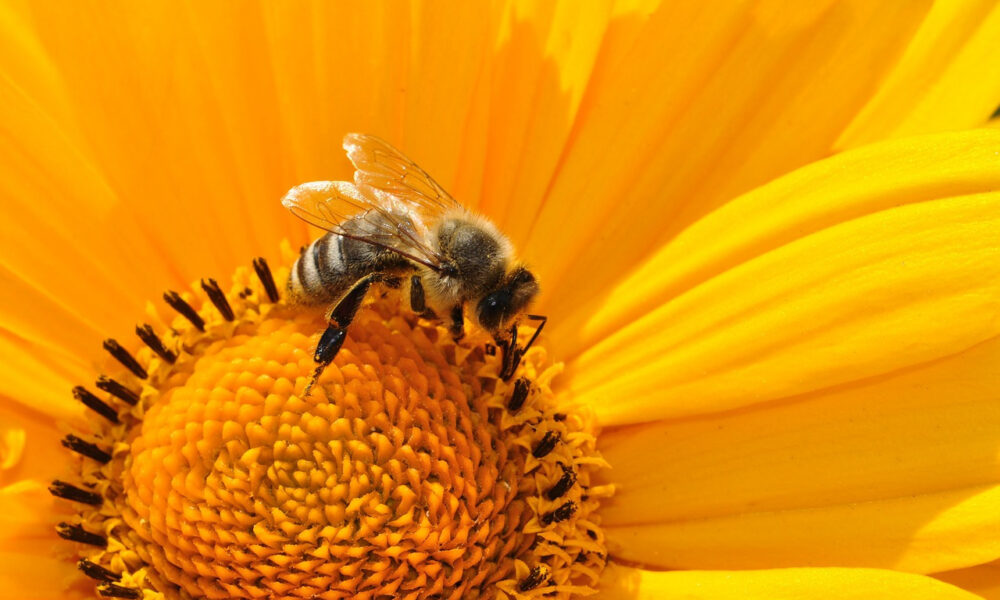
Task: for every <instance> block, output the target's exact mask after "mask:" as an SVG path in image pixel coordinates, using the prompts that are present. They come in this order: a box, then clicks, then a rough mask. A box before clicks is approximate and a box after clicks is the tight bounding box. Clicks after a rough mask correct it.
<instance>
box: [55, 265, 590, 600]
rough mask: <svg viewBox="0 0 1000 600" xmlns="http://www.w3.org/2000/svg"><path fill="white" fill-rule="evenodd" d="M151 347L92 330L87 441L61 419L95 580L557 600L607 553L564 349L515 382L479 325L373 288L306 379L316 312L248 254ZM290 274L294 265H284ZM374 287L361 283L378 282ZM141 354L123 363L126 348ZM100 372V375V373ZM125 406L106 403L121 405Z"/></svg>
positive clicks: (148, 337)
mask: <svg viewBox="0 0 1000 600" xmlns="http://www.w3.org/2000/svg"><path fill="white" fill-rule="evenodd" d="M257 267H258V269H257V271H258V274H259V275H260V279H261V282H259V283H258V282H256V281H253V279H252V276H251V275H250V273H249V271H246V270H241V271H239V272H238V273H237V274H236V276H235V278H234V285H233V288H232V292H231V293H229V294H223V293H222V291H221V290H220V289H219V288H218V286H217V285H215V284H214V282H209V283H207V284H205V285H204V288H205V292H206V294H207V296H208V300H209V301H208V302H203V304H204V306H202V307H201V308H200V310H197V311H195V310H194V309H193V308H192V303H193V302H191V301H189V300H184V299H181V297H180V296H179V295H170V296H169V301H170V304H171V305H172V306H174V308H176V309H178V311H179V312H180V313H181V316H178V317H177V318H176V319H174V320H173V322H172V323H171V324H170V326H169V328H168V329H166V331H165V333H164V334H162V335H157V334H155V333H154V332H153V330H152V328H151V327H147V328H140V330H139V331H141V333H140V337H141V338H142V339H143V341H145V342H146V345H147V348H144V349H142V350H141V351H139V352H137V353H136V354H135V357H134V358H133V355H131V354H129V353H128V352H127V351H125V350H124V349H123V348H122V347H121V346H119V345H118V344H117V343H108V344H106V347H107V348H108V349H109V351H111V353H112V355H113V356H115V357H116V358H118V360H119V362H121V363H122V364H123V365H124V366H125V367H126V372H125V373H123V374H119V375H117V376H116V377H115V378H114V379H111V378H108V377H104V376H102V378H101V379H100V380H99V383H98V386H99V387H100V388H101V389H102V390H104V391H106V392H107V394H108V397H107V398H101V397H99V396H98V395H97V394H95V393H92V392H90V391H88V390H86V389H84V388H77V390H76V394H77V397H78V398H80V399H81V400H82V401H83V402H85V403H87V405H88V406H89V407H90V408H92V409H94V411H93V412H94V413H95V415H96V416H97V417H98V418H96V419H95V422H94V425H95V428H94V430H95V432H96V434H95V435H92V436H91V437H92V438H93V439H84V438H82V437H77V436H69V437H68V438H67V440H66V441H64V444H65V445H67V446H68V447H70V448H71V449H73V450H75V451H76V452H77V453H78V454H79V455H80V456H81V459H80V462H79V469H78V473H77V477H78V478H81V479H82V483H80V484H69V483H64V482H62V481H58V482H55V483H54V484H53V487H52V491H53V493H55V494H56V495H59V496H62V497H64V498H67V499H68V500H72V501H75V502H78V503H79V504H80V505H81V506H83V507H84V510H82V511H81V513H80V520H79V522H78V523H73V524H70V523H64V524H62V525H61V526H60V530H59V532H60V535H62V536H63V537H65V538H67V539H71V540H74V541H76V542H80V543H81V544H83V545H81V546H80V550H81V554H83V555H84V557H85V558H84V559H83V560H81V562H80V563H79V564H80V567H81V569H82V570H83V571H84V573H86V574H88V575H90V576H91V577H94V578H96V579H98V580H100V581H102V582H103V583H102V584H101V586H100V587H99V591H100V592H101V594H102V595H105V596H118V597H134V598H138V597H140V596H142V595H143V594H144V593H145V594H147V598H148V594H149V593H153V594H158V595H160V597H163V598H184V597H193V598H323V599H334V598H355V597H358V598H390V597H392V598H397V597H398V598H413V599H417V598H456V599H457V598H493V597H501V598H502V597H515V598H516V597H533V596H538V595H545V596H546V597H552V598H569V597H571V596H572V595H574V594H577V593H586V592H588V591H590V590H592V589H593V588H594V587H595V586H596V582H597V578H598V576H599V575H600V572H601V570H602V569H603V566H604V561H605V558H606V556H605V551H604V547H603V536H602V534H601V532H600V529H599V518H598V516H597V514H596V509H597V508H598V503H599V499H600V498H601V497H603V496H606V495H607V494H608V493H609V490H607V489H606V488H603V487H599V486H591V485H590V481H591V476H592V473H593V471H594V470H595V469H597V468H599V467H601V466H602V465H603V461H602V460H601V459H600V457H599V456H598V455H597V453H596V450H595V448H594V446H595V442H594V437H593V435H592V434H591V433H590V432H589V425H588V423H587V420H586V419H585V418H584V417H583V416H581V415H579V414H574V413H572V412H569V411H566V412H560V410H561V409H560V408H557V407H558V403H557V400H556V399H555V397H554V396H553V394H552V392H551V390H550V389H549V381H550V380H551V379H552V377H554V376H555V375H556V374H557V372H558V366H546V365H545V358H544V349H542V348H537V349H532V350H531V351H530V352H528V353H527V354H526V355H525V357H524V360H523V362H522V365H521V367H520V368H519V370H518V373H516V374H515V376H514V378H512V379H511V380H510V381H509V382H508V381H504V380H502V379H500V378H498V376H497V374H498V373H499V370H500V368H501V364H500V357H499V356H496V355H495V354H491V353H490V352H487V350H486V344H485V341H486V340H485V339H484V337H483V336H477V335H475V333H474V332H470V333H472V335H469V336H467V337H466V339H464V340H462V341H461V342H455V341H453V340H452V338H451V336H450V335H449V334H448V333H447V330H446V329H445V328H444V327H442V326H439V325H438V324H435V323H431V322H429V321H425V320H423V319H418V318H417V317H416V316H414V315H411V314H408V313H407V311H405V310H404V309H403V308H401V306H400V303H399V301H398V298H396V297H395V296H398V294H395V293H392V292H390V293H388V294H386V295H385V296H386V297H383V298H380V299H378V300H375V301H374V302H372V303H371V304H369V305H368V306H366V308H364V309H363V310H362V311H361V312H360V313H359V314H358V316H357V318H356V320H355V322H354V323H353V324H352V325H351V328H350V330H349V333H348V339H347V342H346V343H345V345H344V347H343V348H342V349H341V350H340V352H339V353H338V354H337V356H336V358H335V360H334V362H333V363H332V364H331V365H330V366H329V367H328V368H326V370H325V371H324V372H323V374H322V375H321V376H320V378H319V380H318V382H317V383H316V385H315V386H314V387H313V388H312V391H311V393H309V394H305V393H304V390H305V388H306V386H307V384H308V383H309V380H310V378H311V377H312V375H313V372H314V371H315V367H316V365H315V363H314V362H313V359H312V355H313V350H314V348H315V345H316V340H317V339H318V334H319V333H320V332H321V331H322V330H323V328H324V327H325V322H324V320H323V315H322V314H321V313H319V312H317V311H314V310H311V309H306V308H303V307H299V306H295V305H287V304H284V303H282V302H280V300H279V301H278V302H272V301H270V300H271V299H272V298H274V299H276V298H277V296H278V294H277V290H278V289H280V288H279V286H277V285H273V283H272V282H269V281H268V280H269V279H271V274H270V272H269V271H268V270H267V269H266V266H265V265H264V264H263V262H262V261H261V262H259V263H258V264H257ZM286 276H287V269H282V270H281V271H280V272H279V273H278V279H279V280H281V279H284V278H285V277H286ZM373 295H375V294H373ZM130 362H131V363H134V364H130ZM109 382H110V383H109ZM115 407H119V408H115Z"/></svg>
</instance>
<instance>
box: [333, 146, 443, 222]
mask: <svg viewBox="0 0 1000 600" xmlns="http://www.w3.org/2000/svg"><path fill="white" fill-rule="evenodd" d="M344 150H346V151H347V157H348V158H349V159H351V162H352V163H353V164H354V168H355V169H356V171H355V172H354V183H356V184H357V185H358V186H359V187H362V186H371V187H373V188H376V189H378V190H382V191H384V192H387V193H389V194H392V195H393V196H395V197H396V198H398V199H399V200H401V201H403V202H406V203H408V204H411V205H412V206H413V208H415V209H416V210H419V211H420V212H421V213H422V214H423V215H425V216H428V217H433V216H436V215H439V214H441V213H443V212H445V211H448V210H450V209H453V208H458V207H460V206H461V205H460V204H459V203H458V202H457V201H456V200H455V199H454V198H452V197H451V196H450V195H449V194H448V192H446V191H444V188H442V187H441V186H440V185H438V183H437V182H436V181H434V180H433V179H432V178H431V176H430V175H428V174H427V172H426V171H424V170H423V169H421V168H420V167H419V166H417V164H416V163H414V162H413V161H412V160H410V159H408V158H406V157H405V156H403V153H402V152H400V151H399V150H396V149H395V148H393V147H392V146H390V145H389V144H388V143H386V142H385V141H384V140H381V139H379V138H377V137H375V136H371V135H365V134H362V133H349V134H347V135H345V136H344Z"/></svg>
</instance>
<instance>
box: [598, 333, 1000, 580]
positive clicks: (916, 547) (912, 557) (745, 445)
mask: <svg viewBox="0 0 1000 600" xmlns="http://www.w3.org/2000/svg"><path fill="white" fill-rule="evenodd" d="M998 364H1000V338H993V339H992V340H990V341H988V342H987V343H985V344H981V345H979V346H977V347H975V348H972V349H970V350H967V351H966V352H963V353H961V354H959V355H957V356H954V357H951V358H948V359H943V360H940V361H936V362H934V363H931V364H929V365H925V366H922V367H918V368H914V369H909V370H905V371H902V372H898V373H895V374H892V375H888V376H884V377H878V378H873V379H870V380H865V381H861V382H858V383H856V384H854V385H851V386H843V387H841V388H839V389H835V390H829V391H825V392H817V393H814V394H809V395H807V396H804V397H801V398H797V399H795V400H794V401H789V402H785V403H781V404H772V405H765V406H762V407H757V408H754V409H750V410H743V411H736V412H729V413H723V414H715V415H708V416H704V417H700V418H692V419H684V420H678V421H663V422H658V423H651V424H646V425H641V426H629V427H620V428H612V429H610V430H606V431H605V432H604V433H602V434H601V437H600V438H599V439H600V443H601V451H602V453H603V454H604V456H605V458H606V459H607V460H608V461H609V462H610V463H611V466H612V469H611V471H610V472H609V473H608V474H607V478H608V479H609V480H611V481H614V482H615V484H616V485H617V486H618V492H617V493H616V495H615V496H614V498H612V499H611V500H610V501H609V502H608V503H607V504H606V505H604V506H602V510H601V515H602V519H603V525H604V528H605V531H606V533H607V536H608V539H609V540H610V541H611V543H613V544H617V545H618V547H619V549H618V550H617V551H615V555H618V556H621V557H624V558H627V559H628V560H633V561H638V562H640V563H643V564H649V565H658V566H660V567H663V568H690V569H745V568H766V567H793V566H860V567H879V568H893V569H902V570H908V571H917V572H922V573H930V572H937V571H942V570H946V569H953V568H959V567H964V566H969V565H976V564H979V563H982V562H985V561H989V560H993V559H995V558H997V557H1000V512H998V511H997V510H996V504H995V502H997V499H998V498H1000V488H998V487H996V486H997V485H998V484H1000V439H998V437H997V433H996V432H997V431H1000V403H998V400H1000V391H998V390H997V386H996V371H997V365H998Z"/></svg>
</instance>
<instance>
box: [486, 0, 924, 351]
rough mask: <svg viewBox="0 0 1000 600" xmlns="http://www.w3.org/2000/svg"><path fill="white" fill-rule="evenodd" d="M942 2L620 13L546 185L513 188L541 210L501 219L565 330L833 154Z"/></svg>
mask: <svg viewBox="0 0 1000 600" xmlns="http://www.w3.org/2000/svg"><path fill="white" fill-rule="evenodd" d="M928 6H929V3H927V2H913V1H909V0H901V1H893V2H867V1H863V0H859V1H848V2H800V3H788V2H771V1H767V0H765V1H759V2H729V1H726V0H709V1H707V2H663V3H662V4H661V5H660V6H658V7H657V9H656V10H655V11H654V12H653V13H652V14H650V15H649V16H648V17H643V16H642V15H641V14H638V15H637V14H630V15H625V16H622V17H621V18H618V19H615V20H614V21H613V22H612V24H611V25H610V27H609V28H608V31H607V32H606V34H605V36H604V43H603V46H602V48H601V53H600V55H599V56H598V58H597V62H596V64H595V66H594V68H593V72H592V74H591V76H590V85H589V87H588V90H587V93H586V94H585V95H584V97H583V101H582V103H581V105H580V109H579V111H578V115H577V116H576V120H575V122H574V124H573V129H572V132H571V134H570V137H569V141H568V143H567V145H566V148H565V150H564V151H563V154H562V156H561V157H560V159H559V162H558V164H557V165H556V171H555V174H554V175H553V176H552V177H551V179H550V183H549V185H548V188H547V189H546V190H545V193H544V194H543V195H537V194H536V193H535V190H534V189H533V188H530V187H528V188H517V190H516V191H517V194H514V195H512V196H511V197H510V198H509V199H508V201H509V202H512V203H515V204H521V205H524V208H523V209H519V210H518V212H519V213H521V214H527V215H534V214H536V213H537V217H535V218H529V219H527V220H526V221H525V222H519V221H517V220H513V219H511V220H509V222H504V223H503V227H504V229H505V231H507V232H508V233H510V234H511V236H512V238H513V240H514V242H515V245H517V246H518V247H519V248H521V250H522V252H523V254H524V255H525V257H526V258H527V259H528V260H529V261H530V262H531V263H532V264H533V265H534V266H536V267H537V268H538V270H539V272H540V274H541V277H540V280H541V281H542V284H543V290H542V292H543V298H542V304H543V305H544V306H545V309H546V310H547V311H548V312H549V313H555V314H558V315H560V319H558V320H554V321H553V323H552V324H553V325H554V326H555V328H554V329H553V335H552V336H551V337H552V339H553V340H555V341H556V342H557V343H561V342H558V340H560V339H561V338H562V337H563V336H564V335H565V336H566V337H567V338H569V339H572V336H573V331H574V325H573V324H569V323H570V322H569V321H566V317H569V316H578V315H586V314H588V313H589V312H590V311H591V310H592V309H593V307H594V306H595V305H597V304H599V303H600V302H602V301H605V300H607V299H608V290H609V289H611V287H612V286H613V285H614V282H616V281H619V280H621V279H622V277H623V275H625V274H626V273H628V272H629V271H631V270H632V269H633V267H634V265H636V264H637V263H638V262H639V261H640V260H641V259H642V258H643V257H645V256H647V255H648V254H649V253H650V252H652V251H654V250H655V249H656V248H657V247H658V246H659V245H661V244H662V243H664V241H665V240H668V239H670V238H671V237H672V236H674V235H676V233H677V232H678V231H680V230H681V229H682V228H683V227H685V226H686V225H688V224H690V223H691V222H692V221H694V220H695V219H697V218H698V217H699V216H701V215H704V214H706V213H708V212H709V211H711V210H712V209H714V208H715V207H717V206H719V205H720V204H722V203H723V202H725V201H727V200H729V199H730V198H732V197H734V196H736V195H738V194H741V193H743V192H745V191H747V190H749V189H752V188H753V187H754V186H757V185H760V184H762V183H764V182H766V181H768V180H770V179H772V178H774V177H776V176H778V175H781V174H783V173H786V172H788V171H791V170H792V169H795V168H797V167H799V166H801V165H803V164H807V163H809V162H810V161H813V160H816V159H818V158H822V157H824V156H827V155H828V154H829V152H830V148H831V145H832V144H833V142H834V141H835V140H836V139H837V138H838V137H839V136H840V134H841V133H842V132H843V129H844V127H845V126H846V125H847V124H848V123H850V122H851V121H852V120H853V119H854V117H855V116H856V114H857V112H858V110H860V109H861V107H862V106H864V105H865V104H866V103H867V102H868V100H869V98H870V97H871V95H872V94H873V93H874V92H875V90H876V89H877V87H878V86H879V85H880V84H881V81H882V78H883V76H884V75H885V74H886V73H887V72H888V71H889V70H890V69H891V68H892V67H893V66H894V64H895V62H896V61H897V60H898V58H899V56H900V55H901V53H902V52H903V51H904V49H905V47H906V45H907V44H908V43H909V40H910V37H911V35H912V33H913V32H914V31H915V30H916V28H917V27H918V26H919V24H920V22H921V20H922V18H923V17H924V15H925V13H926V11H927V8H928ZM535 143H541V142H537V141H536V142H535ZM528 147H529V148H530V147H531V145H529V146H528ZM573 322H574V323H575V319H574V320H573ZM559 348H560V349H564V348H566V347H565V346H559ZM568 349H569V350H570V351H573V350H575V348H573V347H569V348H568Z"/></svg>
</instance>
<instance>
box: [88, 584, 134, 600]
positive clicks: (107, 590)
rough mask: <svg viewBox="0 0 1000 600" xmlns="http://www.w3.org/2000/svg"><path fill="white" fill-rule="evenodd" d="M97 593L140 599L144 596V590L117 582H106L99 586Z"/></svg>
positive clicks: (109, 596) (107, 596) (111, 596)
mask: <svg viewBox="0 0 1000 600" xmlns="http://www.w3.org/2000/svg"><path fill="white" fill-rule="evenodd" d="M97 593H98V594H100V595H101V596H103V597H104V598H130V599H132V600H138V598H141V597H142V592H141V591H139V590H138V589H136V588H130V587H125V586H123V585H118V584H117V583H105V584H104V585H100V586H97Z"/></svg>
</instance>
